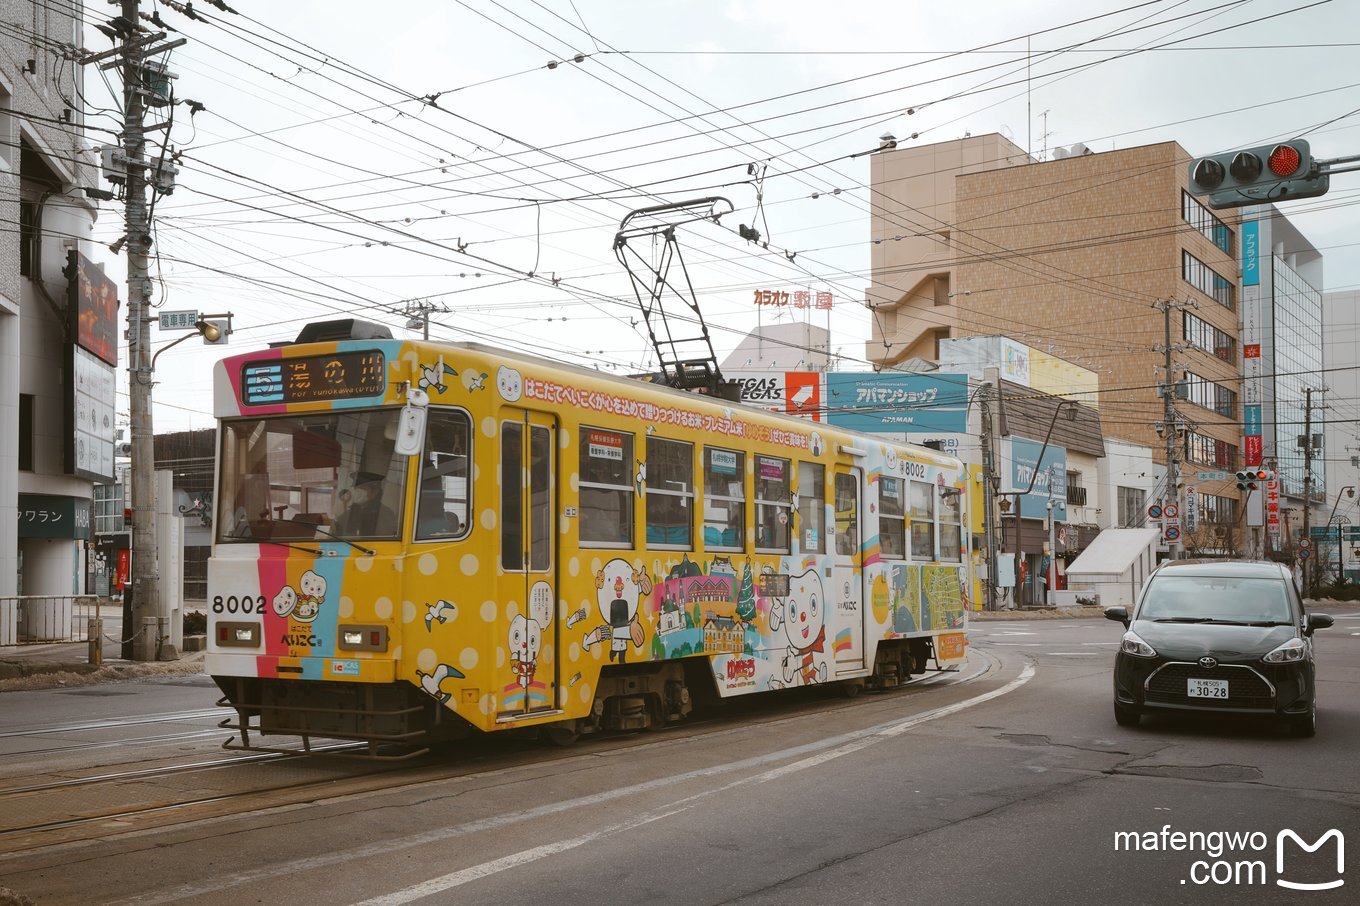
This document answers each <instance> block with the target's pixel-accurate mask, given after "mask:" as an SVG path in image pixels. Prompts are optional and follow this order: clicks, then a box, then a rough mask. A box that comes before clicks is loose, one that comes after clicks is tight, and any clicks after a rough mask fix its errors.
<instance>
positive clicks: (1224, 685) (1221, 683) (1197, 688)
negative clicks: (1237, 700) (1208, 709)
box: [1185, 679, 1228, 698]
mask: <svg viewBox="0 0 1360 906" xmlns="http://www.w3.org/2000/svg"><path fill="white" fill-rule="evenodd" d="M1185 694H1186V695H1187V696H1188V697H1190V698H1227V697H1228V681H1227V680H1221V679H1189V680H1186V689H1185Z"/></svg>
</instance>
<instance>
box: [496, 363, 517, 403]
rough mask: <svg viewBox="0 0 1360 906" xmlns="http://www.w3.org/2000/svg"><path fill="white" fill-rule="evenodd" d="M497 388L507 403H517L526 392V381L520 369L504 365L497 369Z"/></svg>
mask: <svg viewBox="0 0 1360 906" xmlns="http://www.w3.org/2000/svg"><path fill="white" fill-rule="evenodd" d="M496 389H497V390H499V391H500V392H501V398H502V399H503V400H505V401H506V402H507V403H515V402H518V401H519V398H520V396H522V395H523V394H524V381H523V380H522V379H521V378H520V376H519V372H518V371H516V370H515V369H513V368H507V367H505V366H504V365H502V366H501V367H500V368H497V369H496Z"/></svg>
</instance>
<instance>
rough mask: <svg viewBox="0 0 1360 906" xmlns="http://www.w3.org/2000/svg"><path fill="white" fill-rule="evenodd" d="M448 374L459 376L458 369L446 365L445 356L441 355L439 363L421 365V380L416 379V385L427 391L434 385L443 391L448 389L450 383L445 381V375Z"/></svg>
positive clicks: (436, 388)
mask: <svg viewBox="0 0 1360 906" xmlns="http://www.w3.org/2000/svg"><path fill="white" fill-rule="evenodd" d="M446 374H451V375H453V376H454V377H457V376H458V370H457V369H455V368H450V367H449V366H448V365H445V364H444V357H443V356H442V355H441V356H440V357H439V361H438V363H437V364H434V365H421V366H420V380H418V381H416V386H418V387H419V388H420V389H421V390H424V391H426V392H428V391H429V390H430V388H431V387H433V388H434V389H435V390H438V391H439V392H440V393H443V392H444V391H445V390H447V389H448V385H447V384H445V383H444V375H446Z"/></svg>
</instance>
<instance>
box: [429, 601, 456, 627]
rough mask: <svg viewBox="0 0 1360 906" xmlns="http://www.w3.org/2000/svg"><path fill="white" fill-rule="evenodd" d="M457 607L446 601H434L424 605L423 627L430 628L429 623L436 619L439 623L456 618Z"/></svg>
mask: <svg viewBox="0 0 1360 906" xmlns="http://www.w3.org/2000/svg"><path fill="white" fill-rule="evenodd" d="M457 617H458V607H457V605H455V604H451V603H449V602H448V601H435V602H434V603H433V604H426V605H425V629H426V630H427V631H428V630H429V629H431V628H432V627H431V624H433V623H434V621H435V620H438V621H439V622H440V623H441V624H443V623H447V622H448V621H449V620H453V619H457Z"/></svg>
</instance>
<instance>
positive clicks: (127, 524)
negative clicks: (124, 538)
mask: <svg viewBox="0 0 1360 906" xmlns="http://www.w3.org/2000/svg"><path fill="white" fill-rule="evenodd" d="M123 528H132V507H130V506H125V507H123Z"/></svg>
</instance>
